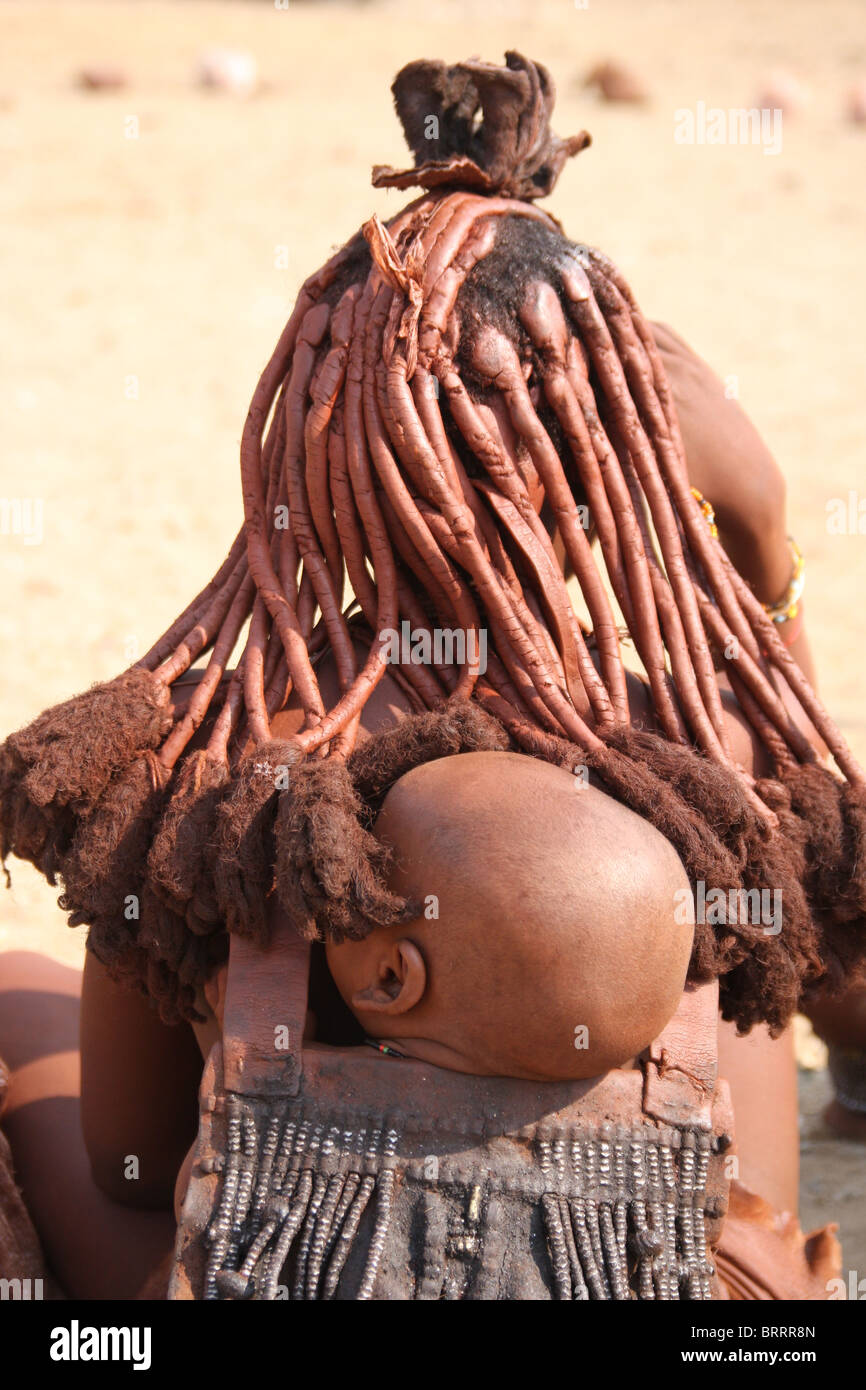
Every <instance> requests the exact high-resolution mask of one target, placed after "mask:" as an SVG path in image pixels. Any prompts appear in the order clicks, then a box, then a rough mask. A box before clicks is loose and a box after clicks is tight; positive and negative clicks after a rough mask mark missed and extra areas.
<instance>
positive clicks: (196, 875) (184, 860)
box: [147, 749, 229, 936]
mask: <svg viewBox="0 0 866 1390" xmlns="http://www.w3.org/2000/svg"><path fill="white" fill-rule="evenodd" d="M228 780H229V770H228V767H227V766H226V764H225V763H222V762H217V761H215V759H214V758H212V757H211V756H210V754H209V753H207V752H206V751H205V750H204V749H199V750H198V751H196V752H194V753H190V755H189V756H188V757H187V758H186V759H185V761H184V763H183V764H182V766H181V768H180V771H179V772H178V776H177V785H176V786H175V788H174V791H173V792H172V795H171V797H170V799H169V801H168V803H167V805H166V807H165V811H164V812H163V815H162V819H161V820H160V822H159V825H158V827H157V830H156V834H155V835H154V838H153V844H152V845H151V847H150V854H149V855H148V862H147V867H148V873H149V876H150V880H151V883H152V885H153V890H154V892H155V894H156V895H157V896H158V897H159V898H161V899H162V901H163V902H164V903H165V905H166V907H168V908H171V909H172V910H173V911H174V912H175V913H176V914H178V915H179V916H180V917H181V918H182V919H184V920H185V922H186V925H187V926H188V927H189V930H190V931H191V932H193V933H195V934H196V935H197V936H209V935H210V934H211V933H212V932H215V931H220V930H222V928H223V925H224V923H223V917H222V913H221V912H220V909H219V905H218V903H217V899H216V894H215V893H214V889H213V882H212V876H211V874H210V872H209V870H208V865H207V864H206V863H205V857H204V854H203V848H204V847H205V846H207V845H209V844H210V842H211V840H212V839H213V837H214V833H215V830H216V823H217V813H218V809H219V804H220V800H221V799H222V797H223V795H224V793H225V788H226V784H227V782H228Z"/></svg>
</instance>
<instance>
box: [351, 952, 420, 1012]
mask: <svg viewBox="0 0 866 1390" xmlns="http://www.w3.org/2000/svg"><path fill="white" fill-rule="evenodd" d="M373 966H374V969H375V979H373V980H372V981H371V982H370V983H369V984H367V985H365V986H363V987H362V988H361V989H357V990H355V993H354V994H353V995H352V999H351V1007H352V1010H353V1011H354V1012H355V1013H361V1014H363V1013H368V1014H385V1015H391V1016H394V1015H398V1014H407V1013H408V1012H409V1010H410V1009H414V1008H415V1005H416V1004H418V1003H420V1001H421V1000H422V999H423V997H424V992H425V990H426V988H427V966H426V964H425V962H424V957H423V956H422V954H421V952H420V951H419V950H418V947H417V946H416V945H415V942H414V941H409V940H407V939H403V940H400V941H393V942H391V944H390V945H389V946H387V947H386V948H384V949H383V950H382V951H380V952H377V953H376V955H375V956H374V958H373Z"/></svg>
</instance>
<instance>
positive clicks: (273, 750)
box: [208, 740, 298, 942]
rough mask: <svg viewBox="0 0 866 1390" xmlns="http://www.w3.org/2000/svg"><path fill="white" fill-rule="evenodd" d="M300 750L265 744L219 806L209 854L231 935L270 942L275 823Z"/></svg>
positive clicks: (240, 769) (249, 758)
mask: <svg viewBox="0 0 866 1390" xmlns="http://www.w3.org/2000/svg"><path fill="white" fill-rule="evenodd" d="M297 761H298V751H297V748H295V747H294V746H293V745H292V744H290V743H285V742H279V741H277V740H273V741H271V742H269V743H262V744H260V745H259V747H258V748H256V749H255V750H254V752H252V753H248V754H247V755H246V756H245V757H244V758H242V760H241V763H240V766H239V767H238V770H237V773H236V774H235V777H234V779H233V781H232V782H231V784H230V786H229V789H228V792H227V795H226V796H225V797H224V798H223V800H222V801H220V803H219V804H218V806H217V813H216V830H215V834H214V839H213V843H212V846H211V850H210V852H209V854H208V860H209V863H210V867H211V871H212V873H213V886H214V892H215V894H216V901H217V905H218V907H219V910H220V913H221V914H222V919H223V922H224V923H225V926H226V928H227V930H228V931H230V932H233V931H236V932H237V933H238V935H239V936H249V937H252V938H253V940H255V941H259V942H266V941H267V939H268V921H267V898H268V896H269V894H270V892H271V890H272V888H273V886H274V820H275V817H276V813H277V799H278V797H279V795H280V792H281V789H282V788H284V787H285V786H286V785H288V777H289V774H290V772H293V771H294V767H295V764H296V763H297Z"/></svg>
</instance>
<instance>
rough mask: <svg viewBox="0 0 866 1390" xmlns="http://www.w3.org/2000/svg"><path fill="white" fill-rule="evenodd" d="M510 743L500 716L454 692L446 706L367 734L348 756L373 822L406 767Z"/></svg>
mask: <svg viewBox="0 0 866 1390" xmlns="http://www.w3.org/2000/svg"><path fill="white" fill-rule="evenodd" d="M510 747H511V740H510V739H509V737H508V734H507V733H506V732H505V730H504V729H503V727H502V725H501V724H500V723H499V721H498V720H496V719H494V718H492V717H491V716H490V715H489V714H486V713H485V712H484V710H483V709H481V708H480V707H479V706H478V705H476V704H473V703H471V702H470V701H469V700H460V699H457V698H454V699H451V700H449V701H448V703H447V704H446V705H445V707H444V708H443V709H441V710H431V711H425V712H424V713H423V714H417V715H413V716H412V718H410V719H404V720H401V722H400V723H399V724H398V725H397V726H396V727H395V728H393V729H385V730H383V732H382V733H380V734H377V735H376V736H375V738H369V739H367V741H366V742H365V743H362V744H360V745H359V747H358V748H356V749H355V751H354V753H353V754H352V756H351V758H350V759H349V771H350V773H351V775H352V783H353V785H354V786H355V788H356V789H357V791H358V794H359V795H360V797H361V798H362V800H363V802H364V804H365V806H366V808H367V815H368V817H369V823H370V824H372V822H373V820H375V818H376V816H377V815H378V814H379V810H380V808H381V805H382V802H383V801H384V799H385V796H386V794H387V793H388V791H389V790H390V788H391V787H392V786H393V785H394V783H395V782H396V781H397V780H398V779H399V778H400V777H402V776H403V774H404V772H409V771H410V770H411V769H412V768H413V767H418V766H420V764H421V763H429V762H432V761H433V759H434V758H447V757H450V756H452V755H453V754H454V753H475V752H481V751H496V750H503V749H507V748H510Z"/></svg>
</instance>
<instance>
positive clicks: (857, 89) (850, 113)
mask: <svg viewBox="0 0 866 1390" xmlns="http://www.w3.org/2000/svg"><path fill="white" fill-rule="evenodd" d="M845 115H846V116H847V118H848V120H849V121H853V122H854V124H855V125H866V78H864V79H863V81H862V82H855V84H854V86H853V87H849V89H848V95H847V96H846V98H845Z"/></svg>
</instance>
